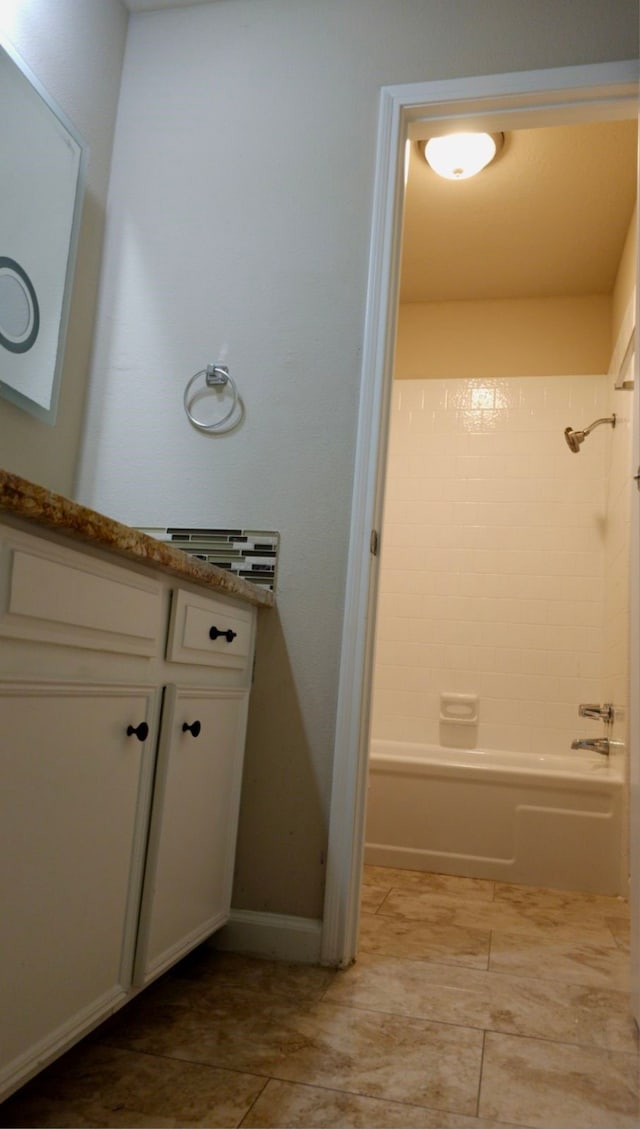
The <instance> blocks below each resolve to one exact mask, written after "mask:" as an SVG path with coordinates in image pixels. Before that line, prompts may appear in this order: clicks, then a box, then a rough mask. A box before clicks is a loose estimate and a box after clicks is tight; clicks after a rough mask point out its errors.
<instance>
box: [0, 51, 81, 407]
mask: <svg viewBox="0 0 640 1129" xmlns="http://www.w3.org/2000/svg"><path fill="white" fill-rule="evenodd" d="M0 106H1V107H2V112H1V113H0V395H2V396H4V397H5V398H6V399H7V400H11V401H12V403H14V404H16V405H17V406H18V407H20V408H23V409H24V410H25V411H27V412H30V413H31V414H32V415H34V416H37V417H38V419H41V420H44V421H45V422H46V423H49V424H53V423H55V418H56V410H57V404H58V394H59V389H60V378H61V373H62V363H63V358H64V342H65V334H66V329H67V322H68V318H69V305H70V300H71V286H72V281H73V271H74V265H75V256H76V246H77V240H78V231H79V226H80V214H81V210H82V195H83V190H84V179H85V167H86V160H87V149H86V146H85V145H84V144H83V142H82V140H81V138H80V137H79V135H78V133H77V132H76V130H75V129H74V127H73V126H72V124H71V122H69V121H68V119H67V118H66V116H65V115H64V114H63V112H62V111H61V110H60V108H59V107H58V106H56V105H55V103H54V102H53V100H52V99H51V98H50V97H49V95H48V94H47V92H46V91H45V90H44V88H43V87H42V85H41V84H40V83H39V82H38V80H37V79H36V77H35V76H34V75H33V74H32V73H31V72H30V70H29V68H28V67H27V66H26V65H25V63H24V62H23V61H22V60H21V59H20V58H19V56H18V55H17V54H16V53H15V52H14V51H13V49H12V48H10V47H8V46H7V45H6V44H5V45H0Z"/></svg>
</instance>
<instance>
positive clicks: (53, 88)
mask: <svg viewBox="0 0 640 1129" xmlns="http://www.w3.org/2000/svg"><path fill="white" fill-rule="evenodd" d="M127 19H128V17H127V12H126V11H125V9H124V7H123V5H122V4H121V3H120V0H90V2H87V0H2V3H1V4H0V42H6V43H7V44H8V45H10V46H12V47H13V48H14V49H15V51H17V52H18V54H19V55H20V56H21V57H22V59H24V61H25V63H26V64H27V66H28V67H29V68H30V69H31V70H32V71H33V73H34V74H35V76H36V78H38V79H39V81H40V82H41V83H42V85H43V86H44V88H45V90H46V91H47V93H48V94H49V95H50V97H51V98H53V99H54V101H55V102H57V104H58V105H59V106H60V108H61V109H62V110H63V111H64V113H65V114H66V115H67V117H68V118H69V119H70V121H71V122H72V123H73V124H74V126H75V127H76V129H77V130H78V132H79V133H80V135H81V137H82V139H83V140H84V141H85V143H86V144H88V146H89V165H88V170H87V182H86V189H85V199H84V209H83V215H82V226H81V230H80V240H79V245H78V257H77V266H76V281H75V286H74V290H73V298H72V304H71V313H70V319H69V328H68V333H67V345H66V351H65V361H64V369H63V374H62V384H61V390H60V401H59V407H58V417H57V422H56V424H55V426H54V427H50V426H49V425H48V424H46V423H42V422H40V421H39V420H36V419H35V418H34V417H33V416H31V415H29V414H28V413H26V412H24V411H22V410H21V409H20V408H17V407H15V406H14V405H13V404H10V403H9V402H8V400H4V399H0V466H2V467H4V468H6V469H8V470H11V471H14V472H15V473H17V474H21V475H23V476H24V477H25V478H30V479H32V480H33V481H35V482H38V483H42V484H43V485H45V486H48V487H49V488H50V489H52V490H59V491H60V492H61V493H63V494H72V492H73V486H74V478H75V468H76V460H77V457H78V449H79V445H80V435H81V430H82V422H83V409H84V398H85V390H86V382H87V376H88V370H89V360H90V355H91V346H92V337H93V321H94V314H95V305H96V297H97V289H98V275H99V271H100V258H101V253H102V235H103V228H104V213H105V204H106V196H107V184H108V179H109V168H110V163H111V147H112V143H113V130H114V125H115V116H116V109H117V104H118V94H119V89H120V73H121V70H122V60H123V57H124V47H125V39H126V33H127ZM45 183H46V178H45ZM0 364H1V358H0Z"/></svg>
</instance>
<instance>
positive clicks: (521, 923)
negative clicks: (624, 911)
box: [379, 890, 611, 945]
mask: <svg viewBox="0 0 640 1129" xmlns="http://www.w3.org/2000/svg"><path fill="white" fill-rule="evenodd" d="M379 913H380V915H384V916H385V917H396V918H401V919H402V920H405V921H428V922H430V923H431V924H433V925H458V926H462V927H464V928H469V929H488V930H493V929H497V930H500V931H501V932H503V933H513V934H515V933H517V934H529V935H533V934H536V935H537V934H540V933H547V932H548V931H549V930H551V929H552V930H553V934H554V936H555V937H556V938H558V939H559V940H575V941H581V940H590V941H594V942H596V943H601V944H604V945H606V944H607V942H609V943H611V930H610V929H609V928H608V926H607V924H606V923H605V922H604V921H601V920H598V918H597V917H595V916H594V917H592V918H591V919H590V920H587V919H585V915H584V914H582V915H581V916H580V917H577V918H576V919H575V920H572V918H571V915H570V914H565V913H564V912H563V913H562V915H559V914H557V913H554V911H553V910H550V909H544V908H539V907H537V906H535V905H534V906H527V905H518V906H516V905H510V904H508V903H507V902H504V901H497V900H494V901H492V902H485V901H481V900H480V899H474V898H461V897H452V896H447V895H445V894H428V893H423V892H421V891H420V892H419V891H413V890H392V891H391V893H390V894H389V895H388V897H387V899H386V900H385V902H384V905H383V906H382V908H381V910H380V911H379Z"/></svg>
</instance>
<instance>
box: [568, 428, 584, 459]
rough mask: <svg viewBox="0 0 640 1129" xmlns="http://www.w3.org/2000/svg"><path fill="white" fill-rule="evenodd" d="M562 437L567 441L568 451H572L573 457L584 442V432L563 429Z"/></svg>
mask: <svg viewBox="0 0 640 1129" xmlns="http://www.w3.org/2000/svg"><path fill="white" fill-rule="evenodd" d="M564 437H565V439H566V441H567V444H568V447H569V450H571V451H573V453H574V455H577V454H578V451H579V450H580V444H581V443H584V441H585V433H584V431H574V430H573V428H571V427H565V429H564Z"/></svg>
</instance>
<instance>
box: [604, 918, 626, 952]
mask: <svg viewBox="0 0 640 1129" xmlns="http://www.w3.org/2000/svg"><path fill="white" fill-rule="evenodd" d="M606 921H607V925H608V926H609V929H610V930H611V932H612V933H613V938H614V940H615V943H616V945H617V946H618V948H619V949H622V951H623V952H625V953H628V952H629V951H630V949H631V923H630V922H629V921H619V920H618V919H617V918H615V917H608V918H607V919H606Z"/></svg>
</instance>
